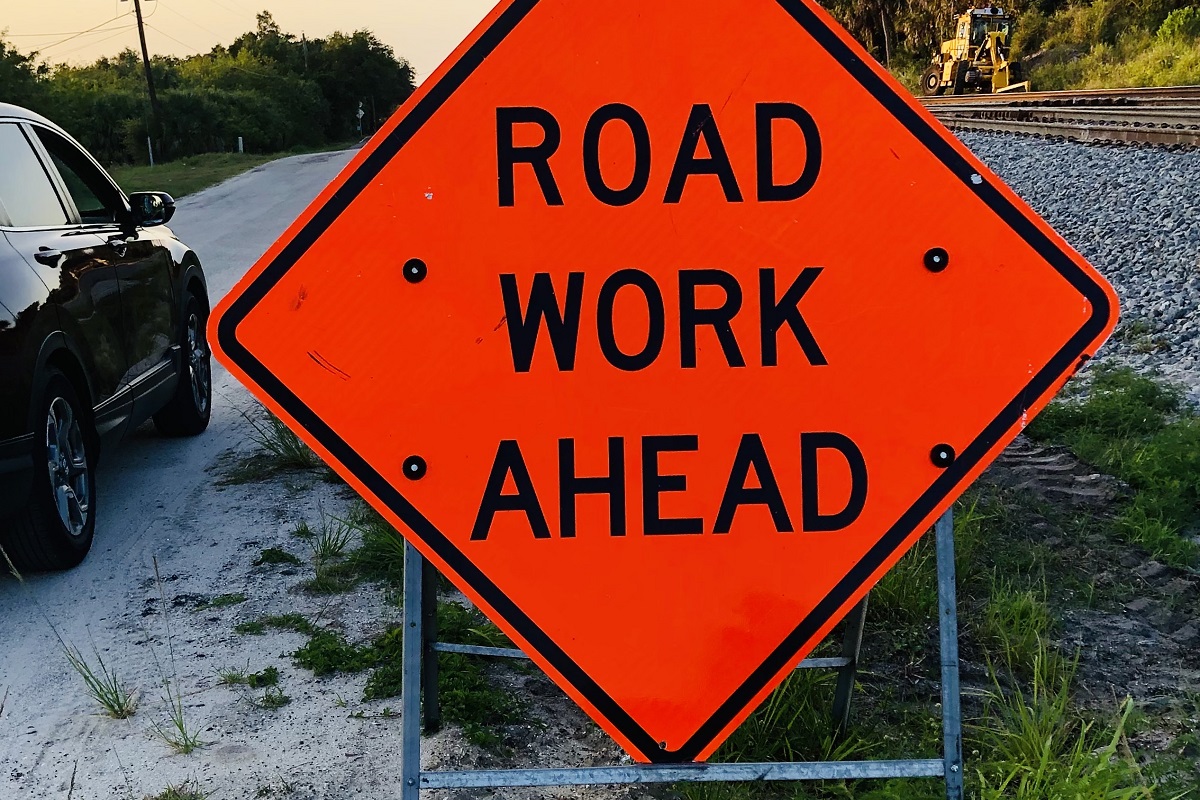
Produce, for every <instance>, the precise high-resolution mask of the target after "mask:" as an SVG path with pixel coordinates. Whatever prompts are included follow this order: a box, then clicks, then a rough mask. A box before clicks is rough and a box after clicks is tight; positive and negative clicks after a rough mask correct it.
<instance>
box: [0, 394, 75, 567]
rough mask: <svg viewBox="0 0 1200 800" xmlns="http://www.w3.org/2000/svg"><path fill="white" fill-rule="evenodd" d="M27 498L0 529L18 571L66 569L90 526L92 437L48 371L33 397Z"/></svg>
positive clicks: (72, 398) (0, 540) (68, 396)
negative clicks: (31, 471) (34, 412)
mask: <svg viewBox="0 0 1200 800" xmlns="http://www.w3.org/2000/svg"><path fill="white" fill-rule="evenodd" d="M38 400H39V402H40V405H39V406H38V408H39V414H38V417H37V419H38V420H39V421H40V424H39V427H38V428H37V429H36V430H35V432H34V470H35V473H34V481H33V495H32V496H31V497H30V502H29V504H28V506H26V508H25V509H24V510H23V511H22V512H21V513H20V514H18V515H17V516H16V517H15V518H14V519H12V520H11V521H10V522H9V523H7V525H6V527H5V528H4V529H3V530H2V531H0V543H3V545H4V550H5V553H7V555H8V558H9V559H10V560H11V562H12V566H14V567H16V568H17V569H18V570H33V571H41V570H58V569H69V568H71V567H73V566H75V565H76V564H78V563H79V562H80V561H82V560H83V557H84V556H86V555H87V553H88V550H90V549H91V547H92V533H93V531H94V530H95V527H96V475H95V471H96V470H95V468H96V446H95V442H96V437H95V435H94V433H93V431H92V426H91V422H90V421H89V419H88V417H87V416H85V412H84V408H85V406H84V405H83V403H81V402H80V400H79V394H78V393H77V392H76V391H75V387H74V386H72V385H71V382H70V381H69V380H67V378H66V376H65V375H63V374H62V373H61V372H59V371H57V370H52V371H51V372H50V373H49V375H48V376H47V380H46V387H45V390H44V391H43V392H42V395H41V397H40V398H38Z"/></svg>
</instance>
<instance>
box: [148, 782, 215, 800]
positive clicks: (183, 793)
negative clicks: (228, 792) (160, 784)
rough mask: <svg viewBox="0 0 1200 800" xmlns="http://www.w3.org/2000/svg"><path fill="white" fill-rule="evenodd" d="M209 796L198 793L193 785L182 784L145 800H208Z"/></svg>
mask: <svg viewBox="0 0 1200 800" xmlns="http://www.w3.org/2000/svg"><path fill="white" fill-rule="evenodd" d="M210 796H211V795H208V794H206V793H204V792H202V791H200V789H199V788H198V787H197V786H196V785H195V784H193V783H189V782H184V783H181V784H179V785H178V786H168V787H167V788H165V789H163V790H162V791H161V792H159V793H158V794H155V795H149V794H148V795H146V797H145V800H208V798H209V797H210Z"/></svg>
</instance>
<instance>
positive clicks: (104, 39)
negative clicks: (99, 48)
mask: <svg viewBox="0 0 1200 800" xmlns="http://www.w3.org/2000/svg"><path fill="white" fill-rule="evenodd" d="M136 27H137V26H136V25H126V26H125V27H124V28H121V29H120V30H118V31H117V32H116V33H112V34H109V35H108V36H104V37H102V38H100V39H93V40H92V41H90V42H85V43H84V44H81V45H79V46H78V47H69V48H67V49H66V50H63V51H62V52H60V53H58V54H56V55H55V56H54V57H55V58H62V57H63V56H65V55H67V54H68V53H74V52H77V51H79V50H82V49H83V48H85V47H92V46H94V45H97V44H100V43H101V42H107V41H108V40H109V39H115V38H117V37H118V36H121V35H122V34H125V33H128V32H129V31H131V30H133V29H134V28H136Z"/></svg>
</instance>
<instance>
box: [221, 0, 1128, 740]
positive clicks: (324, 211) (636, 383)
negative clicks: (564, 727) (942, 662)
mask: <svg viewBox="0 0 1200 800" xmlns="http://www.w3.org/2000/svg"><path fill="white" fill-rule="evenodd" d="M1116 313H1117V301H1116V297H1115V296H1114V294H1113V292H1112V289H1111V288H1110V287H1109V286H1108V284H1107V283H1105V282H1104V280H1103V279H1102V278H1100V277H1099V276H1098V275H1097V274H1096V273H1095V272H1094V271H1093V270H1092V268H1091V267H1089V266H1088V265H1087V264H1086V263H1085V262H1084V261H1083V260H1082V258H1081V257H1080V256H1078V255H1077V254H1076V253H1074V252H1073V251H1072V250H1071V249H1070V248H1069V247H1068V246H1067V245H1066V243H1065V242H1063V240H1062V239H1061V238H1059V237H1058V236H1057V235H1056V234H1055V233H1054V232H1053V231H1052V230H1051V229H1050V228H1049V227H1048V226H1047V225H1046V224H1045V223H1044V222H1043V221H1042V220H1040V219H1039V218H1038V217H1037V216H1036V215H1035V214H1034V213H1033V212H1032V211H1030V210H1029V209H1028V208H1027V207H1026V206H1025V204H1024V203H1022V202H1021V200H1019V199H1018V198H1017V197H1016V196H1015V195H1014V194H1013V193H1012V192H1011V191H1010V190H1009V189H1008V188H1007V187H1006V186H1005V185H1004V184H1003V183H1002V182H1001V181H1000V180H998V179H997V178H996V177H995V176H994V175H993V174H992V173H991V172H989V171H988V170H987V168H985V167H984V166H983V165H982V164H981V163H980V162H979V161H978V160H977V159H976V158H974V157H973V156H972V155H971V154H970V153H969V152H968V151H967V150H966V148H964V147H963V146H962V145H961V144H959V143H958V142H957V141H956V140H955V139H954V138H953V137H952V136H951V135H950V134H949V133H947V132H946V130H945V129H944V128H942V126H941V125H939V124H938V123H937V122H936V121H934V120H933V118H932V117H930V116H929V114H927V113H926V112H925V111H924V110H923V109H922V108H921V106H920V105H919V104H918V103H916V102H915V101H914V100H913V98H912V97H910V96H909V94H908V93H907V92H906V91H905V90H904V89H902V88H901V87H900V86H899V85H898V84H897V83H896V82H895V81H894V80H893V79H892V78H890V77H889V76H888V75H887V73H885V72H884V71H883V70H881V69H880V68H879V67H878V66H877V65H876V64H875V62H874V61H872V59H871V58H870V56H868V55H867V53H866V52H864V51H863V50H862V48H860V47H859V46H858V45H857V44H855V43H854V42H853V41H852V40H851V39H850V38H849V37H848V36H847V34H846V33H845V32H843V31H842V30H841V29H840V28H839V27H838V26H837V25H836V23H834V22H833V21H832V19H831V18H830V17H829V16H828V15H827V14H826V13H825V12H824V11H822V10H821V9H820V8H818V7H817V6H816V5H815V4H812V3H810V2H808V1H807V0H658V1H657V2H653V3H647V2H644V0H609V2H606V3H592V2H583V0H505V2H502V3H500V5H499V6H498V7H497V8H496V9H495V10H494V11H492V13H491V14H490V15H489V16H488V18H487V19H486V20H485V21H484V22H483V23H482V24H481V25H480V27H479V28H478V29H477V30H476V31H475V32H474V33H473V34H472V35H471V37H470V38H469V39H468V40H467V41H466V42H464V43H463V44H462V45H461V46H460V47H459V48H458V50H457V51H456V52H455V53H454V55H453V56H452V57H451V58H450V59H449V60H448V61H447V62H446V64H444V65H443V66H442V67H441V68H440V69H439V70H438V71H437V73H436V74H434V75H433V76H432V77H431V78H430V79H429V80H428V81H426V82H425V84H424V85H423V86H421V88H420V89H419V90H418V91H417V93H416V94H415V95H414V96H413V97H412V98H411V99H410V100H409V101H408V102H407V103H406V104H405V105H404V107H403V108H401V109H400V111H399V112H398V113H397V114H396V115H395V117H394V118H393V119H392V120H391V121H390V122H389V123H388V125H387V126H386V127H385V128H384V129H383V130H381V131H380V132H379V133H378V134H376V135H375V136H374V137H373V138H372V139H371V141H370V142H369V144H368V145H367V146H366V147H365V148H364V149H363V151H362V152H361V153H359V154H358V155H357V157H356V158H355V159H354V160H353V162H352V163H351V164H350V166H349V167H347V169H346V170H345V171H344V172H343V173H342V175H341V176H340V177H339V178H338V179H337V180H335V181H334V183H333V184H332V185H331V186H330V187H329V188H328V189H326V190H325V191H324V192H323V193H322V194H321V196H320V197H319V198H318V199H317V200H316V201H315V202H314V203H313V204H312V206H311V207H310V208H309V209H308V210H307V211H306V212H305V213H304V214H303V216H302V217H301V218H300V219H299V220H297V222H296V223H295V224H293V225H292V226H291V228H290V229H289V230H288V231H287V233H286V234H284V236H283V238H281V239H280V240H279V242H277V243H276V244H275V245H274V246H273V247H272V248H271V249H270V251H269V252H268V253H267V254H266V255H265V256H264V257H263V258H262V260H261V261H259V263H258V264H257V265H255V267H254V268H253V269H252V270H251V271H250V273H249V274H248V275H246V277H245V278H244V279H242V281H241V282H240V283H239V284H238V285H237V287H236V288H235V289H234V290H233V292H232V293H231V294H230V295H229V296H228V297H227V298H225V300H224V302H222V303H221V305H220V307H219V309H218V311H217V314H216V318H215V319H214V322H213V337H212V338H213V339H214V340H215V342H216V344H217V347H218V354H219V355H220V356H221V359H222V361H223V363H225V364H226V365H227V366H228V367H229V368H230V369H231V370H232V371H233V372H234V374H235V375H237V376H238V377H239V378H240V379H241V380H242V381H243V382H244V383H245V384H246V385H248V386H249V387H250V388H251V390H252V391H253V392H254V393H255V394H256V395H257V396H258V397H259V398H261V399H262V400H263V401H264V402H265V403H266V404H267V406H268V407H269V408H270V409H271V410H272V411H273V412H275V413H276V414H278V415H279V416H280V417H281V418H282V419H283V420H285V421H286V422H287V424H288V425H289V426H291V427H292V428H293V429H294V430H296V431H297V432H298V433H299V434H301V435H302V436H303V437H304V439H305V440H306V441H307V442H308V443H309V444H311V445H312V446H313V447H314V448H315V449H316V450H317V451H318V452H319V453H320V454H321V455H322V456H323V457H324V458H325V459H326V460H327V461H328V462H329V464H330V465H332V466H333V468H334V469H336V470H337V471H338V473H339V474H340V475H341V476H342V477H344V478H345V479H346V480H347V481H349V482H350V483H351V484H352V485H353V486H354V487H355V488H356V489H357V490H358V491H360V492H361V493H362V494H363V496H364V497H366V498H368V499H369V500H370V502H371V503H372V504H373V505H374V506H375V507H376V508H377V509H378V510H379V511H380V512H381V513H382V514H384V515H385V516H386V517H387V518H388V519H389V520H390V521H391V522H392V523H394V524H395V525H396V526H397V527H398V528H399V529H400V530H401V531H402V532H403V533H404V535H405V536H406V537H408V539H409V540H410V541H412V543H413V544H414V545H416V547H417V548H418V549H419V550H420V551H421V552H422V553H423V554H424V555H425V556H426V557H427V558H429V559H431V560H432V561H433V562H434V563H435V564H436V565H437V567H438V568H439V569H440V570H441V571H443V572H444V573H445V574H446V575H448V576H449V577H450V578H451V580H453V581H454V583H455V584H456V585H457V586H458V587H459V588H461V589H462V590H463V591H464V592H465V593H466V594H467V596H468V597H470V598H471V600H473V601H474V602H475V603H477V604H478V605H479V606H480V607H481V608H482V609H483V610H484V611H485V612H486V613H487V614H488V616H489V617H491V618H492V619H493V620H495V622H496V623H497V624H498V625H499V626H500V627H501V628H502V629H503V630H504V631H505V633H507V634H508V635H509V636H511V637H512V638H513V640H514V641H516V642H517V643H518V644H519V645H520V647H521V648H522V649H524V650H525V652H527V653H528V654H529V655H530V656H531V657H532V658H533V659H534V660H535V661H536V662H537V663H538V664H539V665H540V666H541V667H542V668H543V669H544V670H545V671H546V672H547V673H549V675H550V676H551V677H553V679H554V680H555V681H557V682H558V684H559V685H560V686H561V687H562V688H563V689H564V690H566V691H567V692H568V693H569V694H570V695H571V697H573V698H574V699H575V700H576V701H577V702H578V703H579V704H580V705H581V706H582V707H583V708H584V709H585V710H586V711H587V712H588V713H589V714H590V715H591V716H592V717H593V718H594V719H595V720H596V721H597V722H598V723H599V724H600V725H602V726H603V727H604V728H605V730H607V731H608V732H609V733H610V734H611V735H612V736H613V737H615V738H616V740H617V741H618V742H619V743H620V744H621V745H622V746H623V747H625V749H626V750H628V751H629V753H631V754H632V755H633V756H634V757H635V758H637V759H638V760H642V761H655V762H665V761H681V760H696V759H704V758H706V757H708V756H709V755H710V754H711V753H712V752H713V750H714V749H715V748H716V747H717V745H718V744H720V742H721V741H722V740H723V739H724V738H725V737H726V736H728V735H729V733H730V732H731V731H732V730H733V729H734V728H735V727H736V726H737V725H738V723H740V722H741V721H742V720H743V719H744V718H745V717H746V716H747V715H748V714H749V713H750V711H751V710H752V709H753V708H754V707H755V705H756V704H758V703H759V702H760V701H761V700H762V699H763V698H764V697H765V696H766V695H767V694H768V693H769V692H770V691H771V690H772V689H773V688H774V687H776V686H777V685H778V684H779V683H780V681H781V680H782V679H783V678H784V677H785V676H786V675H787V674H788V672H789V671H790V670H791V669H792V668H793V667H794V665H795V664H796V663H797V662H798V660H799V659H800V658H801V657H802V656H804V655H805V654H806V653H808V652H809V651H810V650H812V648H813V647H814V646H815V645H816V644H817V643H818V642H820V641H821V640H822V638H823V637H825V636H826V635H827V634H828V633H829V632H830V629H831V628H832V627H833V626H834V624H835V623H836V622H837V621H838V620H839V619H840V618H841V617H842V616H843V615H844V614H845V613H846V612H847V611H848V610H849V609H850V607H851V606H852V605H853V604H854V603H855V602H857V601H858V600H859V599H860V598H861V597H862V596H863V595H864V594H865V593H866V592H867V591H868V589H870V587H871V586H872V585H874V584H875V582H876V581H878V580H879V578H880V576H882V575H883V573H884V572H886V571H887V569H888V568H889V567H891V566H892V565H893V564H894V563H895V562H896V560H897V559H898V558H899V557H900V556H901V555H902V554H903V553H904V552H905V551H906V550H907V549H908V548H909V547H910V546H911V545H912V544H913V542H914V541H915V540H916V539H917V538H918V537H919V536H920V535H921V533H922V532H923V531H925V530H926V529H927V528H928V527H929V526H930V525H931V523H932V521H933V520H934V519H935V518H936V517H937V516H938V515H940V514H941V513H943V512H944V511H945V510H946V509H947V508H948V507H949V506H950V504H951V502H952V501H953V500H954V499H955V498H956V497H957V496H958V495H959V494H960V493H961V492H962V491H963V489H964V488H965V487H966V486H967V485H968V484H969V483H970V482H971V481H972V480H973V479H975V478H976V477H977V476H978V475H979V474H980V473H981V472H982V471H983V469H984V467H985V466H986V465H987V464H988V463H989V462H990V461H991V460H992V459H993V458H994V457H995V456H996V455H997V454H998V453H999V452H1000V450H1001V449H1002V448H1003V447H1004V446H1005V445H1006V444H1007V443H1008V442H1009V441H1011V440H1012V439H1013V437H1015V436H1016V435H1017V433H1018V431H1020V430H1021V428H1022V427H1023V426H1024V425H1025V424H1026V423H1027V421H1028V420H1029V418H1030V417H1031V416H1032V415H1033V414H1035V413H1036V412H1037V411H1038V410H1039V409H1041V408H1042V406H1044V405H1045V404H1046V403H1047V402H1048V400H1049V399H1050V397H1051V396H1052V395H1053V394H1054V392H1055V391H1056V390H1057V389H1058V388H1059V387H1060V386H1061V384H1062V383H1063V382H1064V381H1065V380H1066V379H1067V377H1068V376H1069V375H1071V374H1072V373H1073V372H1074V371H1075V369H1076V368H1077V367H1078V366H1079V365H1080V364H1081V363H1082V361H1083V360H1084V359H1085V358H1087V357H1088V355H1089V354H1091V353H1094V352H1095V349H1096V348H1097V347H1098V346H1099V345H1100V344H1101V343H1102V342H1103V341H1104V339H1105V338H1106V337H1107V336H1108V334H1109V333H1110V332H1111V331H1112V328H1113V326H1114V324H1115V320H1116Z"/></svg>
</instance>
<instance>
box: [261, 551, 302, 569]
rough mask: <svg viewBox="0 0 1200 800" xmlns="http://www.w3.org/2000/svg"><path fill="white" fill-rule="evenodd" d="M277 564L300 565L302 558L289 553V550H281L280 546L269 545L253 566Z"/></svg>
mask: <svg viewBox="0 0 1200 800" xmlns="http://www.w3.org/2000/svg"><path fill="white" fill-rule="evenodd" d="M275 564H290V565H292V566H299V565H300V559H299V558H297V557H296V556H294V555H292V554H291V553H289V552H288V551H287V550H281V549H280V548H278V547H268V548H266V549H264V550H263V551H262V552H261V553H260V554H259V556H258V558H256V559H255V560H254V564H253V566H256V567H263V566H267V565H275Z"/></svg>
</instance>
